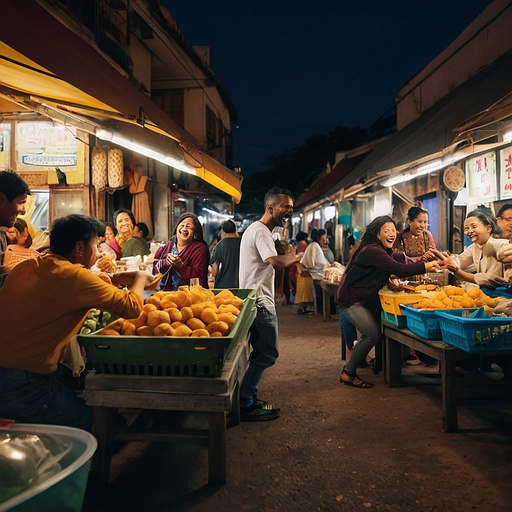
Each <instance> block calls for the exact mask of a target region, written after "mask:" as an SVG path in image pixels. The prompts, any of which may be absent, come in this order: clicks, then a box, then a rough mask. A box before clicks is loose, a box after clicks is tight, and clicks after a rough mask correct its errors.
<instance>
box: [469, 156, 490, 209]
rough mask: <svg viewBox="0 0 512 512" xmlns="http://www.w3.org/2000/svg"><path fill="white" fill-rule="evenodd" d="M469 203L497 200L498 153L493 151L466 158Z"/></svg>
mask: <svg viewBox="0 0 512 512" xmlns="http://www.w3.org/2000/svg"><path fill="white" fill-rule="evenodd" d="M466 185H467V188H468V202H469V203H478V204H480V203H484V202H490V201H496V153H495V152H494V151H491V152H489V153H484V154H483V155H480V156H476V157H474V158H470V159H468V160H466Z"/></svg>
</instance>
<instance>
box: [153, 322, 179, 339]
mask: <svg viewBox="0 0 512 512" xmlns="http://www.w3.org/2000/svg"><path fill="white" fill-rule="evenodd" d="M173 334H174V329H173V328H172V327H171V325H170V324H168V323H165V322H164V323H162V324H159V325H157V326H156V327H155V328H154V329H153V335H154V336H173Z"/></svg>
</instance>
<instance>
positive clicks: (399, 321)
mask: <svg viewBox="0 0 512 512" xmlns="http://www.w3.org/2000/svg"><path fill="white" fill-rule="evenodd" d="M381 318H382V320H384V322H387V323H388V324H392V325H395V326H396V327H407V318H406V317H405V316H404V315H395V314H394V313H388V312H387V311H384V310H382V312H381Z"/></svg>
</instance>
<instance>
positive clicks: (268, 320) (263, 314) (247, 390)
mask: <svg viewBox="0 0 512 512" xmlns="http://www.w3.org/2000/svg"><path fill="white" fill-rule="evenodd" d="M249 332H250V338H249V342H250V344H251V346H252V352H251V355H250V356H249V368H247V371H246V372H245V375H244V378H243V380H242V386H241V388H240V407H250V406H251V405H252V404H253V402H254V399H255V397H256V396H257V395H258V386H259V383H260V379H261V376H262V374H263V371H264V370H265V369H266V368H269V367H270V366H273V365H274V364H275V362H276V361H277V358H278V357H279V341H278V338H277V315H274V314H272V313H270V312H269V311H267V310H266V309H265V308H262V307H260V306H258V307H257V313H256V318H255V319H254V322H253V323H252V325H251V328H250V331H249Z"/></svg>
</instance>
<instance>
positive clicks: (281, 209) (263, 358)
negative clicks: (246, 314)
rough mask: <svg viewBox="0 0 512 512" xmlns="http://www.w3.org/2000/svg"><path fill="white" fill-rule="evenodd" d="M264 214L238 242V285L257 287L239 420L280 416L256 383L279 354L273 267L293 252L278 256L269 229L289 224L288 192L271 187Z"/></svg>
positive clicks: (287, 262) (286, 261)
mask: <svg viewBox="0 0 512 512" xmlns="http://www.w3.org/2000/svg"><path fill="white" fill-rule="evenodd" d="M264 207H265V213H264V214H263V216H262V217H261V219H259V220H258V221H256V222H253V223H252V224H251V225H250V226H249V227H248V228H247V229H246V230H245V232H244V234H243V236H242V243H241V245H240V270H239V278H240V279H239V280H240V288H249V289H255V290H256V308H257V312H256V318H255V319H254V322H253V324H252V325H251V328H250V338H249V342H250V344H251V346H252V352H251V355H250V356H249V368H248V369H247V372H246V373H245V376H244V378H243V381H242V386H241V389H240V419H241V420H242V421H267V420H273V419H276V418H278V417H279V412H280V409H277V408H274V407H273V406H272V405H271V404H269V403H267V402H265V401H264V400H260V399H259V398H258V386H259V382H260V379H261V376H262V374H263V371H264V370H265V369H266V368H269V367H270V366H272V365H273V364H274V363H275V362H276V360H277V358H278V356H279V342H278V337H277V314H276V307H275V300H274V278H275V271H274V269H275V268H285V267H288V266H290V265H292V264H293V263H295V262H296V261H298V258H297V256H296V255H295V254H284V255H278V254H277V251H276V247H275V244H274V239H273V238H272V230H273V229H274V228H276V227H284V226H285V224H287V223H289V221H290V219H291V216H292V213H293V200H292V198H291V192H290V191H289V190H287V189H284V188H277V187H274V188H272V189H270V190H269V191H268V192H267V193H266V194H265V199H264Z"/></svg>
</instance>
